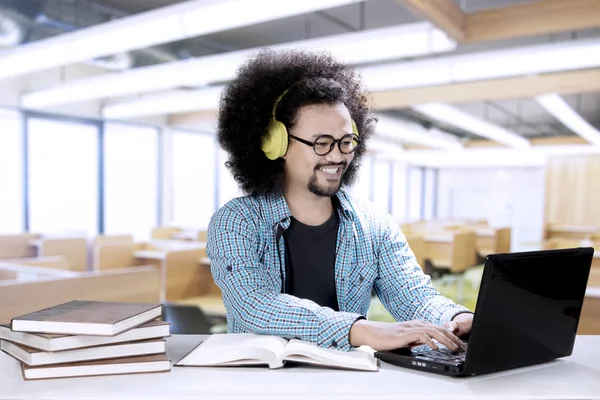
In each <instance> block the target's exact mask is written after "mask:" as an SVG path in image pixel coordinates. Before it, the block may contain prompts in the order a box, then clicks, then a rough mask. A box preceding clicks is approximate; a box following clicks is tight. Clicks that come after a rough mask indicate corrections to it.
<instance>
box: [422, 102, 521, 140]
mask: <svg viewBox="0 0 600 400" xmlns="http://www.w3.org/2000/svg"><path fill="white" fill-rule="evenodd" d="M412 108H413V109H414V110H416V111H418V112H420V113H421V114H424V115H426V116H428V117H430V118H432V119H434V120H436V121H440V122H444V123H446V124H448V125H452V126H455V127H458V128H461V129H464V130H465V131H467V132H471V133H474V134H476V135H478V136H481V137H485V138H488V139H490V140H493V141H495V142H498V143H502V144H505V145H507V146H510V147H516V148H527V147H529V146H530V143H529V140H527V139H525V138H524V137H522V136H520V135H518V134H516V133H513V132H511V131H509V130H508V129H505V128H503V127H501V126H498V125H495V124H492V123H490V122H487V121H484V120H482V119H480V118H477V117H475V116H473V115H471V114H469V113H467V112H465V111H462V110H460V109H458V108H456V107H453V106H449V105H447V104H442V103H427V104H421V105H417V106H413V107H412Z"/></svg>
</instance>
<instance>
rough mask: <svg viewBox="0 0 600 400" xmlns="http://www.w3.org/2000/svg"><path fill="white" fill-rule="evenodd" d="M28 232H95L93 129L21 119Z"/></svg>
mask: <svg viewBox="0 0 600 400" xmlns="http://www.w3.org/2000/svg"><path fill="white" fill-rule="evenodd" d="M27 129H28V152H29V153H28V154H29V157H28V172H29V176H28V181H29V228H30V229H29V230H30V231H32V232H39V233H56V232H77V233H82V234H85V235H94V234H96V233H97V232H98V126H97V125H95V124H90V123H81V122H75V121H72V120H54V119H45V118H38V117H30V118H28V119H27Z"/></svg>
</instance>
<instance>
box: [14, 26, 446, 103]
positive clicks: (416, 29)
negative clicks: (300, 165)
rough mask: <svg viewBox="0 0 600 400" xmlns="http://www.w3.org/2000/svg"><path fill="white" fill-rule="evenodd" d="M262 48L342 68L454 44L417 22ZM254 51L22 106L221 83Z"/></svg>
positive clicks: (33, 98)
mask: <svg viewBox="0 0 600 400" xmlns="http://www.w3.org/2000/svg"><path fill="white" fill-rule="evenodd" d="M268 47H269V48H271V49H273V50H288V49H298V50H310V51H327V52H330V53H331V54H332V55H333V56H334V57H336V58H337V59H339V60H340V61H342V62H344V63H347V64H360V63H369V62H377V61H382V60H391V59H399V58H404V57H416V56H422V55H431V54H436V53H440V52H445V51H451V50H454V49H455V48H456V42H454V41H453V40H451V39H449V38H448V37H447V36H446V34H445V33H444V32H442V31H441V30H439V29H437V28H435V27H433V26H432V25H431V24H430V23H427V22H423V23H416V24H407V25H400V26H392V27H385V28H378V29H370V30H365V31H358V32H352V33H345V34H341V35H331V36H324V37H319V38H314V39H308V40H299V41H294V42H286V43H282V44H278V45H274V46H268ZM259 50H260V48H252V49H245V50H240V51H233V52H228V53H223V54H216V55H210V56H204V57H198V58H193V59H188V60H183V61H176V62H171V63H165V64H159V65H155V66H150V67H143V68H136V69H133V70H130V71H125V72H121V73H118V74H103V75H98V76H94V77H90V78H83V79H77V80H73V81H70V82H65V83H62V84H59V85H56V86H54V87H50V88H48V89H44V90H38V91H35V92H31V93H28V94H25V95H24V96H23V97H22V105H23V106H24V107H28V108H36V107H49V106H57V105H61V104H68V103H74V102H81V101H88V100H93V99H100V98H109V97H117V96H125V95H130V94H136V93H143V92H151V91H158V90H165V89H170V88H174V87H179V86H198V85H201V84H206V83H210V82H223V81H227V80H231V79H233V78H234V77H235V74H236V71H237V69H238V68H239V66H240V65H241V64H243V63H244V62H245V61H246V60H247V58H248V57H250V56H251V55H253V54H254V53H256V52H257V51H259Z"/></svg>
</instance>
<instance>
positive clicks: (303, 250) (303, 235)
mask: <svg viewBox="0 0 600 400" xmlns="http://www.w3.org/2000/svg"><path fill="white" fill-rule="evenodd" d="M338 228H339V217H338V214H337V211H336V210H335V208H334V211H333V213H332V215H331V217H330V218H329V220H327V221H326V222H325V223H324V224H322V225H319V226H309V225H305V224H303V223H301V222H300V221H298V220H296V219H294V218H293V217H292V218H291V223H290V227H289V228H288V229H287V230H286V232H285V233H284V235H283V237H284V239H285V250H286V251H285V254H286V256H285V258H286V262H285V268H286V269H285V271H286V280H285V291H286V293H288V294H291V295H293V296H296V297H299V298H302V299H309V300H312V301H314V302H315V303H317V304H319V305H320V306H322V307H330V308H332V309H333V310H335V311H339V309H338V302H337V293H336V290H335V252H336V246H337V235H338Z"/></svg>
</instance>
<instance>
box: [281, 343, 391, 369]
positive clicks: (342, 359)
mask: <svg viewBox="0 0 600 400" xmlns="http://www.w3.org/2000/svg"><path fill="white" fill-rule="evenodd" d="M282 357H283V360H284V361H295V362H304V363H310V364H316V365H322V366H330V367H337V368H348V369H357V370H364V371H377V370H378V369H379V367H378V364H377V359H376V358H375V357H374V351H373V350H372V349H370V348H369V347H362V348H358V349H352V350H350V351H347V352H346V351H341V350H334V349H325V348H322V347H319V346H316V345H314V344H312V343H308V342H303V341H300V340H290V342H289V343H288V345H287V346H286V348H285V351H284V353H283V355H282Z"/></svg>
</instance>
